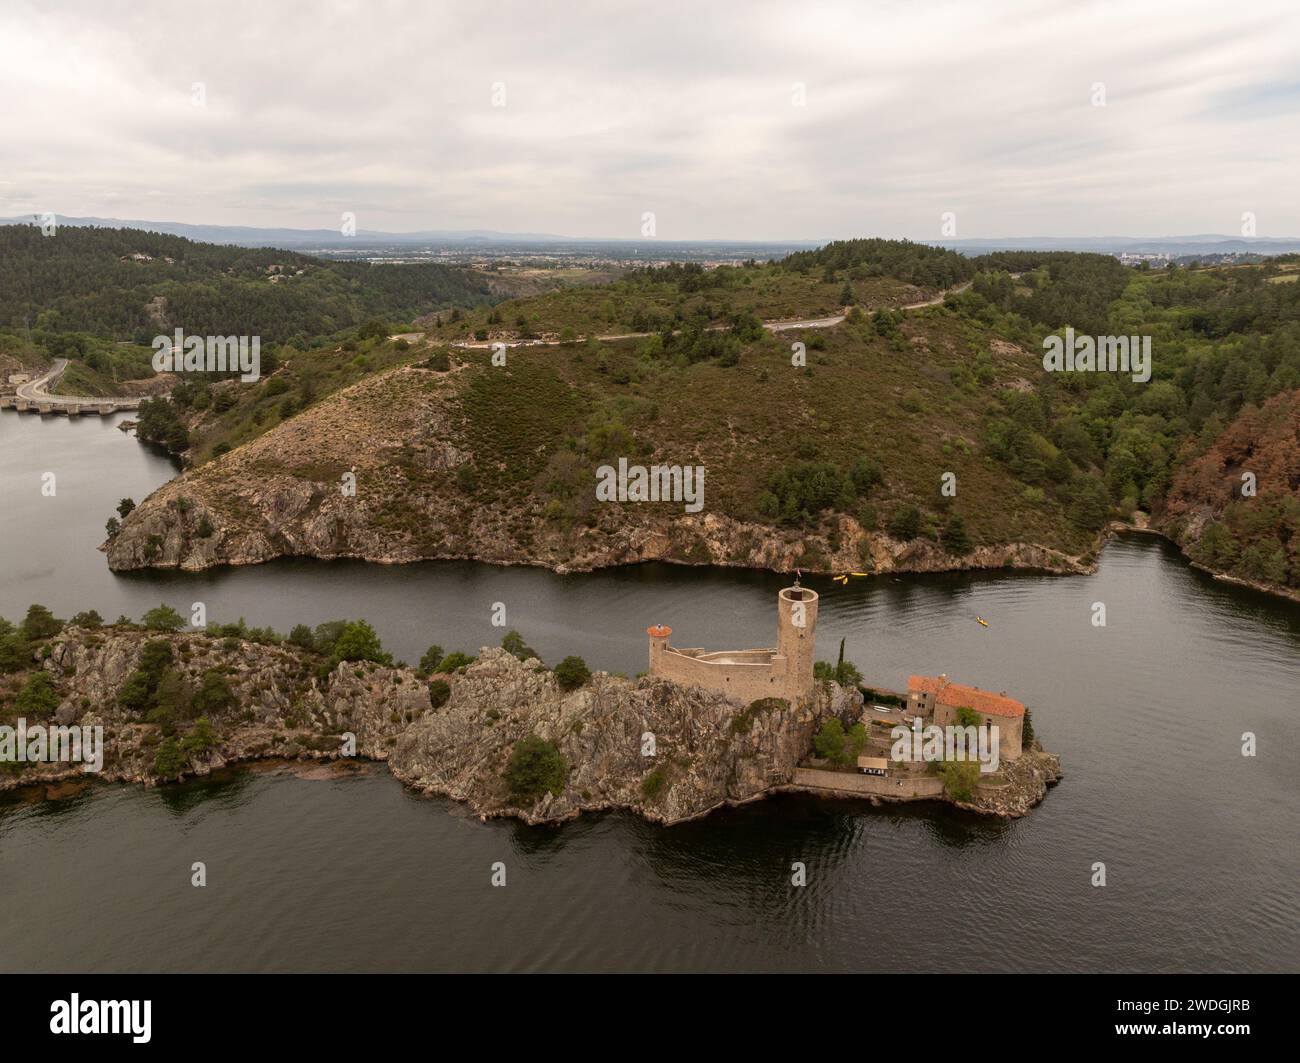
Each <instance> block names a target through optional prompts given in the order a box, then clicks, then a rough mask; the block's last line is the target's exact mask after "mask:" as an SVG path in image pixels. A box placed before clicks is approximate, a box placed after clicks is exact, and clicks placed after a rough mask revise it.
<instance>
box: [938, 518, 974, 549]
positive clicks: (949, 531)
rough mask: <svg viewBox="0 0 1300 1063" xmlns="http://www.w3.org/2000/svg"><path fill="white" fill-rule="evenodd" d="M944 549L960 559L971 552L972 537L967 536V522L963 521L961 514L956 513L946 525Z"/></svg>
mask: <svg viewBox="0 0 1300 1063" xmlns="http://www.w3.org/2000/svg"><path fill="white" fill-rule="evenodd" d="M943 548H944V549H945V550H947V551H948V553H950V554H955V555H956V556H958V557H960V556H962V555H963V554H969V553H970V551H971V541H970V536H969V535H967V534H966V522H965V521H964V520H962V519H961V514H960V513H954V514H953V515H952V516H951V517H949V518H948V523H947V524H946V525H944V529H943Z"/></svg>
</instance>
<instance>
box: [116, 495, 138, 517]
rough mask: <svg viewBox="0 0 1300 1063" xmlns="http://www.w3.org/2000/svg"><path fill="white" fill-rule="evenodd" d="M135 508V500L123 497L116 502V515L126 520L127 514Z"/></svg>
mask: <svg viewBox="0 0 1300 1063" xmlns="http://www.w3.org/2000/svg"><path fill="white" fill-rule="evenodd" d="M133 509H135V502H134V500H132V499H130V498H124V499H122V501H121V502H119V503H118V504H117V515H118V516H119V517H121V518H122V519H123V520H126V517H127V514H128V513H130V512H131V510H133Z"/></svg>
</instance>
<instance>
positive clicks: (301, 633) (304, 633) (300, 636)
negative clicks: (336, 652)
mask: <svg viewBox="0 0 1300 1063" xmlns="http://www.w3.org/2000/svg"><path fill="white" fill-rule="evenodd" d="M289 645H290V646H297V647H298V648H299V649H304V650H314V649H315V648H316V643H315V641H314V639H313V638H312V633H311V628H309V627H308V626H307V625H306V624H294V625H293V627H292V628H291V629H290V630H289ZM331 651H332V648H331Z"/></svg>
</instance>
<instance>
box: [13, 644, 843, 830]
mask: <svg viewBox="0 0 1300 1063" xmlns="http://www.w3.org/2000/svg"><path fill="white" fill-rule="evenodd" d="M158 639H161V640H162V641H165V642H167V643H168V644H169V645H170V647H171V649H172V652H173V662H174V667H175V670H176V672H177V673H178V674H179V675H180V676H181V677H183V679H184V681H185V682H186V683H187V684H189V686H190V688H191V689H195V688H197V687H198V686H199V685H200V683H201V680H202V677H203V676H204V675H205V674H206V673H209V672H212V671H216V672H219V673H220V674H221V675H223V676H224V677H225V678H226V680H227V682H228V684H229V687H230V690H231V692H232V694H233V695H234V698H233V704H232V705H230V706H229V707H228V708H227V709H225V710H223V711H222V712H220V713H217V714H215V715H214V718H213V724H214V727H215V730H216V732H217V735H218V739H219V741H218V744H217V745H216V746H215V747H214V748H212V749H210V750H207V751H205V752H203V753H195V754H192V755H191V756H190V758H189V761H188V763H187V765H186V768H185V771H186V773H187V774H206V773H208V772H210V771H212V770H214V769H216V768H220V767H223V766H225V765H226V764H229V763H232V762H235V761H240V760H249V759H256V758H270V757H308V758H318V759H333V758H336V757H339V756H343V755H346V753H345V748H346V747H345V739H346V735H347V734H349V733H350V734H352V735H355V738H356V755H357V756H360V757H367V758H372V759H377V760H386V761H387V762H388V765H389V767H390V769H391V770H392V772H393V774H394V775H396V776H397V777H398V778H399V779H401V780H403V781H404V782H407V783H409V784H410V785H412V786H414V787H417V788H419V789H420V790H422V791H424V792H427V793H438V794H446V795H448V796H450V797H454V798H456V799H457V800H460V801H465V802H467V803H469V804H470V805H471V806H472V807H474V808H475V809H476V810H477V811H479V812H482V813H484V814H486V815H512V816H518V817H519V818H521V819H524V820H526V821H528V822H530V823H542V822H548V821H554V820H561V819H566V818H569V817H572V816H576V815H578V814H579V813H580V812H582V811H592V810H596V809H612V808H622V809H631V810H634V811H637V812H640V813H641V814H643V815H645V816H646V817H647V818H650V819H653V820H656V821H659V822H664V823H671V822H676V821H679V820H683V819H689V818H691V817H694V816H699V815H702V814H704V813H706V812H707V811H709V810H710V809H711V808H714V807H717V806H718V805H721V804H724V803H728V802H737V801H746V800H750V799H752V798H755V797H758V796H760V795H761V794H763V793H764V792H765V791H766V790H768V789H769V788H770V787H772V786H775V785H779V784H781V783H783V782H786V781H788V780H789V779H790V778H791V777H792V774H793V769H794V765H795V763H796V762H797V761H798V760H799V759H800V758H801V757H803V756H804V755H805V754H806V753H807V751H808V749H809V747H810V746H811V742H812V734H813V731H814V730H815V728H816V725H817V721H818V719H819V718H820V717H821V716H822V715H824V714H825V713H826V712H831V711H835V712H849V711H852V710H853V708H854V706H855V704H856V706H857V707H859V708H860V705H861V695H860V694H857V693H856V692H846V691H843V690H841V689H840V688H839V687H836V686H833V685H828V686H826V687H823V688H822V689H821V690H820V691H819V694H818V697H817V699H816V701H815V703H814V704H812V705H810V706H808V707H806V708H798V709H796V708H790V707H789V706H787V705H785V703H784V702H777V703H774V704H772V705H770V706H766V707H764V708H763V709H762V710H760V711H750V712H746V711H745V710H744V707H742V706H739V705H736V704H734V703H732V702H729V701H727V700H726V699H725V698H723V697H721V696H720V695H715V694H710V693H707V692H705V691H701V690H698V689H695V688H691V687H680V686H677V685H676V684H673V683H670V682H666V681H662V680H656V679H650V678H643V679H640V680H636V681H632V680H628V679H623V678H618V677H614V676H609V675H606V674H604V673H597V674H596V675H595V676H593V677H592V679H591V680H590V681H589V682H588V683H587V684H586V685H584V686H583V687H581V688H580V689H578V690H575V691H572V692H565V691H563V690H561V689H560V687H559V685H558V684H557V682H556V679H555V676H554V675H553V673H552V672H550V670H549V669H547V668H545V667H544V666H543V665H542V664H541V662H539V661H537V660H535V659H534V660H529V661H520V660H518V659H516V658H515V657H513V656H511V655H510V654H509V653H507V652H505V651H504V650H500V649H485V650H483V651H482V654H481V655H480V657H479V658H478V659H477V660H476V661H475V662H474V663H473V664H472V665H470V666H469V667H468V669H467V670H466V671H465V672H464V673H463V674H459V675H452V676H449V677H447V679H448V680H449V681H450V686H451V697H450V699H449V700H448V701H447V702H446V703H445V704H444V705H442V706H440V707H438V708H436V709H435V708H434V707H433V705H432V703H431V701H430V698H429V693H428V686H427V683H426V681H425V680H424V679H423V678H422V677H420V676H419V675H417V674H416V673H415V672H413V671H411V670H410V669H406V668H388V667H383V666H380V665H375V664H369V663H348V662H344V663H342V664H339V665H338V666H337V667H335V668H333V669H329V668H328V665H327V663H326V662H325V661H324V659H323V658H320V657H316V656H314V655H312V654H308V653H305V652H303V651H299V650H296V649H292V648H288V647H279V646H265V645H260V644H256V643H251V642H247V641H243V640H237V639H217V638H209V637H207V636H204V635H193V634H178V635H166V636H155V635H149V634H146V633H142V632H137V631H128V630H125V629H104V630H102V631H94V632H91V631H85V630H81V629H77V628H70V629H68V630H66V631H65V632H64V633H63V634H61V635H59V636H57V637H55V638H54V639H52V640H51V642H50V643H49V646H48V654H47V655H44V656H43V660H42V667H43V668H44V669H45V671H46V672H47V673H48V674H49V675H50V677H51V678H52V679H53V680H54V683H55V687H56V689H57V690H58V692H59V694H60V696H61V701H60V704H59V706H58V708H57V709H56V710H55V713H54V716H53V719H52V720H50V721H48V722H50V723H59V724H77V725H84V726H90V727H93V726H96V725H100V726H102V727H103V728H104V739H105V747H106V752H105V758H104V770H103V772H102V773H101V774H100V775H99V776H98V778H101V779H104V780H108V781H130V782H140V783H145V784H149V785H152V784H154V783H156V782H158V781H161V780H160V778H159V776H158V773H157V771H156V769H155V765H154V760H155V757H156V754H157V750H158V747H159V744H160V742H161V739H162V734H161V732H160V730H159V727H158V726H156V725H155V724H153V723H150V722H147V721H146V720H145V719H142V718H140V717H139V715H137V714H134V713H132V712H130V711H128V710H127V709H125V708H123V707H122V705H121V703H120V696H121V693H122V689H123V685H124V684H125V683H127V681H128V678H129V677H130V676H131V674H132V673H133V672H134V671H135V670H136V669H137V667H139V665H140V661H141V653H142V650H143V647H144V646H145V644H146V643H147V642H149V641H152V640H158ZM36 722H38V721H34V720H29V721H28V723H29V725H30V724H34V723H36ZM187 726H188V725H187V724H185V723H183V722H182V723H181V724H180V726H179V730H180V732H181V733H182V734H183V733H184V732H185V731H186V729H187ZM528 735H537V736H538V737H540V738H542V739H543V740H545V741H549V742H553V743H554V744H555V745H556V747H557V748H558V749H559V751H560V753H561V754H562V756H563V757H564V759H565V761H566V762H567V764H568V767H569V774H568V778H567V781H566V783H565V786H564V788H563V790H562V792H561V793H559V794H558V795H552V794H549V793H548V794H546V795H544V796H543V797H542V798H541V799H540V800H539V801H536V802H516V801H513V800H512V799H511V797H510V793H509V788H508V786H507V784H506V782H505V780H504V778H503V775H502V773H503V770H504V768H505V765H506V762H507V759H508V757H509V755H510V752H511V750H512V748H513V746H514V744H515V743H516V742H517V741H519V740H520V739H521V738H524V737H526V736H528ZM651 750H652V751H653V755H651V756H648V755H646V753H647V751H651ZM652 775H653V776H655V779H656V781H654V782H652V783H647V782H646V780H647V778H648V777H650V776H652ZM78 777H81V769H80V767H79V766H75V765H63V764H42V765H33V766H29V767H28V768H27V769H26V770H24V771H22V772H18V773H14V772H6V773H2V774H0V788H11V787H14V786H19V785H24V784H30V783H34V782H54V781H61V780H67V779H72V778H78Z"/></svg>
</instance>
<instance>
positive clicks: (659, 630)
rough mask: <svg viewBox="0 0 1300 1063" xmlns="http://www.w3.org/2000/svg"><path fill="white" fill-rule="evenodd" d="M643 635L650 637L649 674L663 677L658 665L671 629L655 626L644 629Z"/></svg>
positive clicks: (660, 625)
mask: <svg viewBox="0 0 1300 1063" xmlns="http://www.w3.org/2000/svg"><path fill="white" fill-rule="evenodd" d="M645 633H646V634H647V635H649V636H650V674H651V675H663V670H662V668H661V667H660V664H661V662H662V660H663V655H664V648H665V647H666V646H667V645H668V636H669V635H671V634H672V633H673V629H672V628H670V627H667V626H666V625H664V624H655V625H654V626H653V627H648V628H646V629H645Z"/></svg>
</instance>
